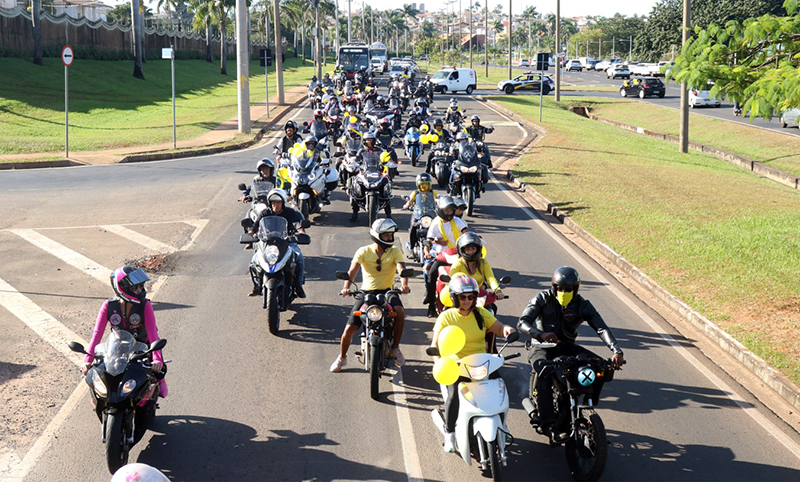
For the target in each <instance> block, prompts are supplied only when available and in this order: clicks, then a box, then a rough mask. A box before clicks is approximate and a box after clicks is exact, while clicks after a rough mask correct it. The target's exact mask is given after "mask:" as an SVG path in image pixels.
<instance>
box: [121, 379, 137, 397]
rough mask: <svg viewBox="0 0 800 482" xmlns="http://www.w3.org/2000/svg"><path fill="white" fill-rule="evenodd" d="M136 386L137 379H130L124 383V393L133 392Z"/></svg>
mask: <svg viewBox="0 0 800 482" xmlns="http://www.w3.org/2000/svg"><path fill="white" fill-rule="evenodd" d="M134 388H136V380H134V379H130V380H128V381H127V382H125V384H124V385H122V394H123V395H127V394H129V393H131V392H132V391H133V389H134Z"/></svg>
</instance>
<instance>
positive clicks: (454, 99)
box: [450, 97, 458, 105]
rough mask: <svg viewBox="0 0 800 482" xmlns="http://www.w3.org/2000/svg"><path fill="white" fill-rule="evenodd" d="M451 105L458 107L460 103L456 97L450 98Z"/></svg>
mask: <svg viewBox="0 0 800 482" xmlns="http://www.w3.org/2000/svg"><path fill="white" fill-rule="evenodd" d="M450 105H458V101H457V100H456V98H455V97H450Z"/></svg>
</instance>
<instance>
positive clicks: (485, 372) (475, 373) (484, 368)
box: [467, 361, 489, 381]
mask: <svg viewBox="0 0 800 482" xmlns="http://www.w3.org/2000/svg"><path fill="white" fill-rule="evenodd" d="M467 369H468V370H469V377H470V378H471V379H473V380H475V381H481V380H483V379H485V378H486V377H488V376H489V362H488V361H487V362H486V363H484V364H483V365H480V366H477V367H473V366H469V365H467Z"/></svg>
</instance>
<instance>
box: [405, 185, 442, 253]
mask: <svg viewBox="0 0 800 482" xmlns="http://www.w3.org/2000/svg"><path fill="white" fill-rule="evenodd" d="M415 182H416V185H417V190H416V191H414V192H412V193H411V195H410V196H409V197H408V201H407V202H406V203H405V204H404V205H403V209H411V206H414V205H417V204H419V205H423V206H424V205H428V204H431V205H434V206H435V205H436V191H434V190H433V178H431V175H430V174H428V173H427V172H420V173H419V174H417V178H416V181H415ZM418 227H419V219H417V218H415V217H414V216H413V215H412V216H411V227H410V228H409V229H408V243H409V246H410V247H411V249H412V250H413V249H414V246H416V245H417V229H418Z"/></svg>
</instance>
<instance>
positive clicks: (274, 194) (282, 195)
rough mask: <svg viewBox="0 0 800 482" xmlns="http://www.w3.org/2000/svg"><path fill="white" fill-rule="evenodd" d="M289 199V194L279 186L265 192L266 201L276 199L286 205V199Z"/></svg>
mask: <svg viewBox="0 0 800 482" xmlns="http://www.w3.org/2000/svg"><path fill="white" fill-rule="evenodd" d="M288 199H289V196H288V195H287V194H286V191H284V190H283V189H280V188H275V189H273V190H272V191H270V192H269V194H267V202H273V201H278V200H280V202H282V203H283V205H284V206H286V201H287V200H288Z"/></svg>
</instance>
